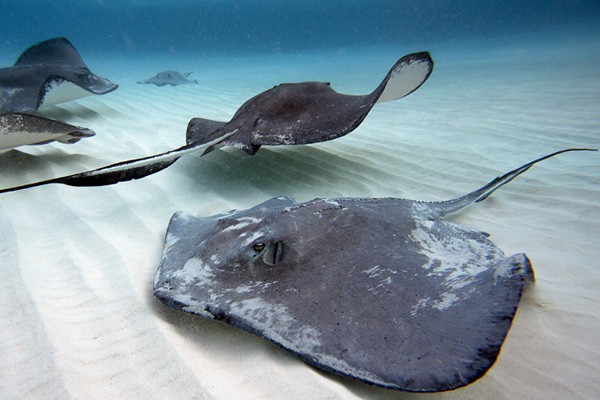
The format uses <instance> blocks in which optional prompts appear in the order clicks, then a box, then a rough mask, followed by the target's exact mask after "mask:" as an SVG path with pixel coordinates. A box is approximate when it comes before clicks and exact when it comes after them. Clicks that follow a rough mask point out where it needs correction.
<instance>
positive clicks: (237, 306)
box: [154, 149, 590, 392]
mask: <svg viewBox="0 0 600 400" xmlns="http://www.w3.org/2000/svg"><path fill="white" fill-rule="evenodd" d="M575 150H590V149H567V150H563V151H559V152H556V153H553V154H550V155H547V156H545V157H542V158H539V159H537V160H535V161H532V162H530V163H527V164H525V165H523V166H521V167H519V168H517V169H515V170H513V171H510V172H508V173H506V174H505V175H503V176H500V177H497V178H496V179H494V180H492V181H491V182H490V183H488V184H487V185H485V186H483V187H482V188H480V189H478V190H475V191H474V192H472V193H469V194H467V195H465V196H462V197H459V198H457V199H454V200H449V201H442V202H420V201H411V200H403V199H395V198H380V199H356V198H339V199H314V200H312V201H308V202H306V203H300V204H298V203H295V202H294V201H292V200H290V199H288V198H285V197H280V198H274V199H271V200H269V201H266V202H264V203H262V204H259V205H257V206H255V207H253V208H250V209H247V210H242V211H235V210H234V211H231V212H229V213H227V214H220V215H214V216H209V217H195V216H192V215H189V214H185V213H181V212H180V213H176V214H175V215H174V216H173V217H172V219H171V221H170V223H169V227H168V230H167V234H166V239H165V247H164V252H163V256H162V260H161V262H160V266H159V268H158V272H157V274H156V278H155V281H154V295H155V296H156V297H157V298H159V299H160V300H161V301H162V302H163V303H165V304H166V305H168V306H170V307H173V308H175V309H178V310H182V311H186V312H189V313H194V314H197V315H200V316H202V317H205V318H209V319H215V320H218V321H221V322H224V323H226V324H230V325H233V326H236V327H238V328H241V329H243V330H246V331H248V332H251V333H254V334H256V335H259V336H261V337H263V338H266V339H268V340H270V341H272V342H274V343H276V344H277V345H279V346H281V347H283V348H284V349H287V350H289V351H290V352H292V353H294V354H296V355H297V356H299V357H300V358H301V359H303V360H304V361H305V362H307V363H309V364H312V365H314V366H317V367H319V368H322V369H325V370H328V371H333V372H335V373H338V374H341V375H345V376H348V377H351V378H356V379H359V380H361V381H364V382H367V383H370V384H374V385H377V386H382V387H386V388H392V389H397V390H403V391H414V392H436V391H444V390H450V389H455V388H458V387H461V386H464V385H467V384H469V383H471V382H473V381H475V380H476V379H478V378H479V377H481V376H482V375H483V374H484V373H485V372H486V371H487V370H488V369H489V368H490V367H491V366H492V364H493V363H494V361H495V360H496V358H497V357H498V354H499V351H500V348H501V346H502V343H503V341H504V339H505V337H506V335H507V332H508V330H509V328H510V325H511V323H512V320H513V317H514V315H515V312H516V309H517V306H518V304H519V301H520V298H521V293H522V291H523V288H524V287H525V285H526V283H527V282H529V281H533V270H532V267H531V264H530V262H529V260H528V258H527V257H526V255H525V254H515V255H512V256H509V257H506V256H505V255H504V254H503V252H502V251H501V250H500V249H499V248H498V247H496V246H495V245H494V244H493V243H492V242H491V241H490V240H489V238H488V235H487V234H486V233H483V232H480V231H477V230H474V229H471V228H468V227H466V226H464V225H459V224H457V223H453V222H450V221H448V220H445V219H443V218H444V217H446V216H447V215H448V214H450V213H454V212H458V211H461V210H463V209H464V208H465V207H467V206H468V205H470V204H472V203H474V202H478V201H482V200H484V199H486V198H487V197H488V196H489V195H490V194H492V192H494V191H495V190H496V189H498V188H499V187H501V186H502V185H504V184H506V183H508V182H510V181H511V180H512V179H514V178H515V177H516V176H518V175H520V174H522V173H523V172H525V171H527V170H528V169H529V168H530V167H531V166H532V165H534V164H535V163H537V162H539V161H541V160H544V159H546V158H549V157H552V156H554V155H556V154H560V153H563V152H566V151H575Z"/></svg>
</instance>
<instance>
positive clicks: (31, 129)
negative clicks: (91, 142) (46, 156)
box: [0, 113, 95, 149]
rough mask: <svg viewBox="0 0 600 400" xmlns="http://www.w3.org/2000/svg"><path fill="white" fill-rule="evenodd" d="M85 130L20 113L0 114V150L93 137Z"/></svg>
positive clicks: (69, 142) (92, 133)
mask: <svg viewBox="0 0 600 400" xmlns="http://www.w3.org/2000/svg"><path fill="white" fill-rule="evenodd" d="M94 135H95V133H94V132H92V131H91V130H89V129H87V128H81V127H78V126H73V125H69V124H65V123H63V122H59V121H55V120H52V119H48V118H44V117H39V116H37V115H29V114H22V113H7V114H0V149H9V148H12V147H17V146H23V145H28V144H45V143H50V142H53V141H57V142H60V143H67V144H72V143H76V142H78V141H79V140H80V139H81V138H85V137H90V136H94Z"/></svg>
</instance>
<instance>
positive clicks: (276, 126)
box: [186, 52, 433, 155]
mask: <svg viewBox="0 0 600 400" xmlns="http://www.w3.org/2000/svg"><path fill="white" fill-rule="evenodd" d="M432 69H433V60H432V59H431V57H430V55H429V53H427V52H421V53H414V54H409V55H406V56H404V57H402V58H400V59H399V60H398V61H397V62H396V64H394V66H393V67H392V68H391V69H390V71H389V72H388V74H387V75H386V76H385V78H384V79H383V81H382V82H381V84H380V85H379V86H378V87H377V88H376V89H375V90H374V91H373V92H372V93H370V94H367V95H359V96H356V95H346V94H342V93H338V92H336V91H335V90H333V89H332V88H331V87H330V85H329V83H326V82H303V83H284V84H281V85H278V86H275V87H273V88H272V89H269V90H267V91H265V92H262V93H260V94H258V95H256V96H254V97H252V98H251V99H249V100H248V101H246V102H245V103H244V104H242V106H241V107H240V108H239V109H238V110H237V112H236V113H235V115H234V116H233V118H231V120H230V121H229V122H220V121H212V120H207V119H204V118H194V119H192V120H191V121H190V122H189V124H188V128H187V135H186V137H187V144H188V145H191V144H202V143H206V142H208V141H210V140H214V139H215V138H218V137H221V136H223V135H226V134H228V133H230V132H235V133H234V134H233V135H231V136H229V137H227V138H226V139H224V140H223V141H222V142H221V143H220V144H219V146H213V147H211V148H209V149H208V150H207V151H206V152H205V153H207V152H209V151H211V150H212V149H214V148H216V147H220V146H232V147H238V148H241V149H243V150H244V151H246V152H247V153H248V154H251V155H252V154H255V153H256V152H257V151H258V149H260V147H261V146H263V145H270V146H276V145H294V144H308V143H317V142H323V141H326V140H333V139H336V138H339V137H341V136H344V135H346V134H348V133H350V132H352V131H353V130H354V129H356V128H357V127H358V126H359V125H360V124H361V123H362V121H363V120H364V119H365V117H366V116H367V114H368V113H369V111H371V109H372V108H373V106H374V105H375V103H377V102H378V101H388V100H395V99H398V98H402V97H404V96H407V95H409V94H410V93H412V92H414V91H415V90H417V89H418V88H419V87H420V86H421V85H422V84H423V83H424V82H425V81H426V80H427V78H428V77H429V75H430V74H431V71H432ZM402 80H404V82H402ZM391 81H393V84H392V85H388V84H389V83H390V82H391ZM399 81H400V83H398V82H399ZM386 88H387V89H388V93H387V94H385V95H384V92H385V91H386ZM382 95H383V97H382Z"/></svg>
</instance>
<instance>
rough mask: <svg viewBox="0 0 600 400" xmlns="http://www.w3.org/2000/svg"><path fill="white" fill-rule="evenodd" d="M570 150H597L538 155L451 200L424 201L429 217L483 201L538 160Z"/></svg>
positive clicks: (440, 215) (445, 213)
mask: <svg viewBox="0 0 600 400" xmlns="http://www.w3.org/2000/svg"><path fill="white" fill-rule="evenodd" d="M570 151H598V149H591V148H571V149H564V150H559V151H555V152H554V153H550V154H547V155H545V156H543V157H540V158H537V159H535V160H533V161H530V162H528V163H527V164H524V165H521V166H520V167H519V168H515V169H513V170H512V171H509V172H507V173H505V174H504V175H502V176H498V177H496V178H494V179H492V180H491V181H490V182H489V183H488V184H487V185H485V186H482V187H481V188H479V189H477V190H475V191H473V192H471V193H468V194H466V195H464V196H462V197H458V198H456V199H453V200H447V201H440V202H430V203H426V204H427V205H428V206H429V208H430V210H431V213H430V218H434V219H437V218H440V217H443V216H445V215H448V214H452V213H455V212H459V211H461V210H462V209H463V208H465V207H467V206H469V205H471V204H473V203H477V202H480V201H483V200H485V199H487V198H488V197H490V196H491V195H492V193H494V192H495V191H496V190H498V189H499V188H501V187H502V186H504V185H506V184H507V183H509V182H510V181H512V180H513V179H515V178H516V177H517V176H519V175H521V174H522V173H524V172H526V171H527V170H529V168H531V167H532V166H533V165H535V164H537V163H538V162H540V161H543V160H546V159H548V158H551V157H554V156H556V155H559V154H562V153H567V152H570Z"/></svg>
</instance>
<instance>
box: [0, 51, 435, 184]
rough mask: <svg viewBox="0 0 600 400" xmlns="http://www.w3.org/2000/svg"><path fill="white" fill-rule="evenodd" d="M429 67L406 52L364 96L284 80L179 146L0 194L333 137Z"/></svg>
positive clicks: (192, 130)
mask: <svg viewBox="0 0 600 400" xmlns="http://www.w3.org/2000/svg"><path fill="white" fill-rule="evenodd" d="M432 69H433V61H432V59H431V57H430V56H429V53H427V52H421V53H414V54H409V55H406V56H404V57H402V58H400V59H399V60H398V61H397V62H396V64H394V66H393V67H392V68H391V70H390V71H389V72H388V74H387V75H386V76H385V78H384V79H383V81H382V82H381V84H380V85H379V86H378V87H377V88H376V89H375V90H374V91H373V92H372V93H370V94H367V95H364V96H355V95H346V94H341V93H338V92H336V91H334V90H333V89H331V87H330V86H329V84H328V83H323V82H304V83H284V84H281V85H278V86H275V87H274V88H272V89H269V90H267V91H265V92H262V93H260V94H258V95H256V96H254V97H252V98H251V99H250V100H248V101H246V102H245V103H244V104H243V105H242V106H241V107H240V108H239V109H238V110H237V112H236V113H235V115H234V116H233V118H231V120H230V121H229V122H227V123H225V122H220V121H213V120H208V119H202V118H194V119H192V120H191V121H190V123H189V124H188V130H187V139H186V142H187V144H186V145H185V146H182V147H180V148H177V149H174V150H170V151H167V152H164V153H160V154H156V155H153V156H149V157H142V158H137V159H133V160H127V161H122V162H118V163H116V164H112V165H108V166H106V167H102V168H99V169H95V170H91V171H86V172H83V173H79V174H74V175H69V176H64V177H60V178H54V179H49V180H45V181H41V182H35V183H30V184H26V185H22V186H17V187H13V188H7V189H3V190H0V193H4V192H12V191H15V190H21V189H26V188H30V187H35V186H41V185H46V184H50V183H62V184H66V185H72V186H102V185H109V184H113V183H117V182H123V181H128V180H132V179H139V178H142V177H144V176H148V175H151V174H153V173H156V172H158V171H161V170H163V169H165V168H167V167H168V166H170V165H171V164H173V163H174V162H175V161H177V160H178V159H179V158H180V157H181V156H183V155H185V154H187V153H190V152H196V151H200V150H203V153H202V154H203V155H204V154H207V153H209V152H210V151H212V150H214V149H216V148H218V147H222V146H232V147H238V148H242V149H244V150H245V151H246V152H247V153H248V154H255V153H256V152H257V151H258V149H259V148H260V147H261V146H263V145H272V146H273V145H294V144H308V143H317V142H323V141H326V140H332V139H336V138H339V137H341V136H344V135H346V134H348V133H350V132H352V131H353V130H354V129H356V127H358V126H359V125H360V123H361V122H362V121H363V120H364V119H365V117H366V116H367V114H368V113H369V111H370V110H371V108H373V106H374V105H375V104H376V103H380V102H383V101H390V100H396V99H400V98H402V97H404V96H407V95H409V94H411V93H412V92H414V91H415V90H417V89H418V88H419V87H420V86H421V85H422V84H423V83H424V82H425V81H426V80H427V78H428V77H429V75H430V74H431V71H432ZM207 144H210V145H208V146H207Z"/></svg>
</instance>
